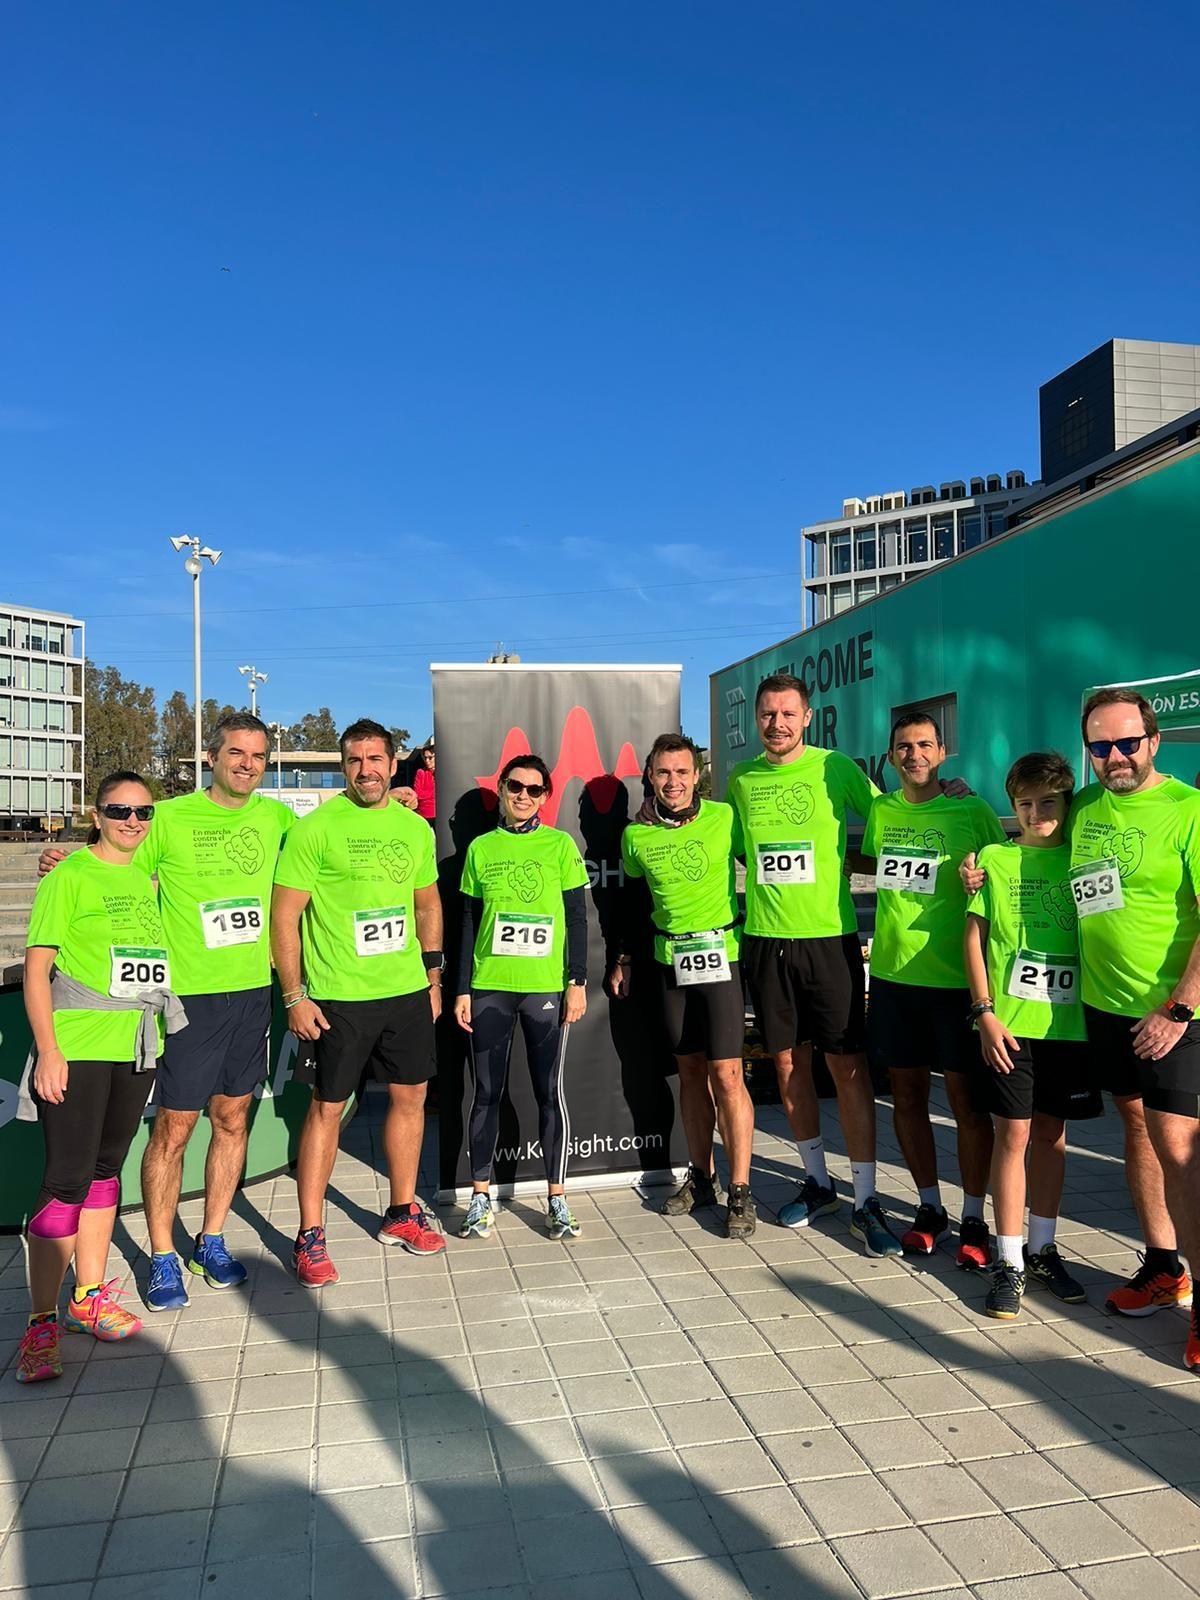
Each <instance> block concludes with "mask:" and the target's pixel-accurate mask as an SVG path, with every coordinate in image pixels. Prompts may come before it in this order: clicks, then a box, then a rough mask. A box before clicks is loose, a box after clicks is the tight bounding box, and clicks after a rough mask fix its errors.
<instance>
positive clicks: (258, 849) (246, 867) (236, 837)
mask: <svg viewBox="0 0 1200 1600" xmlns="http://www.w3.org/2000/svg"><path fill="white" fill-rule="evenodd" d="M225 854H226V855H227V856H228V857H229V859H230V861H232V862H233V864H234V866H235V867H237V868H238V869H239V870H240V871H242V872H244V873H245V874H246V876H247V877H248V878H251V877H253V876H254V874H255V873H256V872H257V871H258V870H259V869H260V867H261V866H262V864H263V862H264V861H265V860H266V858H267V853H266V851H265V850H264V849H263V842H262V840H261V839H260V838H259V836H258V834H257V833H255V831H254V829H253V828H239V829H238V831H237V833H231V834H230V835H229V837H228V838H227V839H226V841H225Z"/></svg>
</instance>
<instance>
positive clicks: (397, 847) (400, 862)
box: [376, 844, 413, 883]
mask: <svg viewBox="0 0 1200 1600" xmlns="http://www.w3.org/2000/svg"><path fill="white" fill-rule="evenodd" d="M376 860H377V861H378V862H379V865H380V866H381V867H382V868H383V870H384V871H385V872H386V873H387V875H388V877H389V878H390V879H391V880H392V882H393V883H403V882H404V880H405V878H408V877H411V875H412V869H413V859H412V852H411V851H410V850H409V849H408V848H407V846H405V845H402V844H385V845H381V846H380V848H379V849H378V851H377V852H376Z"/></svg>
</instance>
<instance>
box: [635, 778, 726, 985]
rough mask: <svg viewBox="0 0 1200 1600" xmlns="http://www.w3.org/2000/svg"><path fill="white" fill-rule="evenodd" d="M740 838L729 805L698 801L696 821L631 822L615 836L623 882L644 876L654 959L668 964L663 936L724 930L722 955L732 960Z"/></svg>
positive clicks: (666, 939) (717, 801) (667, 946)
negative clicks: (679, 824)
mask: <svg viewBox="0 0 1200 1600" xmlns="http://www.w3.org/2000/svg"><path fill="white" fill-rule="evenodd" d="M740 849H741V834H740V830H739V828H738V821H737V814H736V812H735V811H734V809H733V807H732V806H730V805H725V804H723V803H722V802H721V801H720V800H702V801H701V802H700V810H699V812H698V813H697V815H696V817H695V818H694V819H693V820H692V821H691V822H687V823H684V825H683V826H682V827H681V828H666V827H663V828H659V827H654V826H651V825H649V824H647V823H645V822H631V823H630V824H629V826H628V827H627V828H626V829H625V832H624V833H623V834H622V835H621V864H622V866H623V867H624V869H625V875H626V877H629V878H644V879H645V880H646V885H647V887H648V888H649V890H650V899H651V901H652V902H653V905H654V926H655V935H654V959H655V960H656V961H661V962H662V963H663V964H664V965H665V966H670V964H671V948H670V946H671V941H670V939H668V938H664V937H663V936H664V934H672V933H676V934H677V933H707V932H709V931H710V930H712V929H714V928H724V929H725V930H726V931H725V954H726V955H727V956H728V958H729V960H730V961H736V960H737V958H738V943H739V938H738V929H737V928H735V927H731V926H730V924H731V923H734V922H736V921H737V916H738V905H737V887H736V877H735V873H736V868H735V866H734V859H733V858H734V856H735V855H736V854H737V853H738V852H739V851H740Z"/></svg>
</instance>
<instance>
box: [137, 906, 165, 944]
mask: <svg viewBox="0 0 1200 1600" xmlns="http://www.w3.org/2000/svg"><path fill="white" fill-rule="evenodd" d="M134 916H135V917H136V918H137V919H138V921H139V923H141V927H142V932H143V933H144V934H145V935H146V938H147V939H156V940H157V939H161V938H162V923H161V922H160V921H159V917H158V911H157V909H156V908H155V907H154V906H152V905H151V904H150V902H149V901H148V900H139V901H138V903H137V905H136V906H135V907H134Z"/></svg>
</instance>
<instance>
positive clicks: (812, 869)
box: [727, 745, 879, 939]
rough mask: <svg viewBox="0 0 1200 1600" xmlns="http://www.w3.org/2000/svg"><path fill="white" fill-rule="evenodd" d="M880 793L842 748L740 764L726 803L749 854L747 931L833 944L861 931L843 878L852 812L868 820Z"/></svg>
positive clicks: (810, 747)
mask: <svg viewBox="0 0 1200 1600" xmlns="http://www.w3.org/2000/svg"><path fill="white" fill-rule="evenodd" d="M878 793H879V790H878V789H877V788H876V787H875V785H874V784H873V783H872V782H871V780H870V779H869V778H868V777H867V775H866V773H865V772H864V771H863V770H862V768H861V767H859V766H858V765H856V763H855V762H853V761H851V759H850V757H849V756H844V755H842V754H841V752H840V751H838V750H821V749H818V748H817V747H816V746H815V745H807V746H805V749H804V753H803V754H802V755H801V757H800V759H799V760H798V761H789V762H787V763H786V764H785V765H783V766H776V765H774V764H772V763H771V762H770V761H768V760H767V758H766V756H758V757H756V758H755V760H753V761H742V762H739V763H738V765H737V766H736V767H734V769H733V771H732V772H731V773H730V775H729V792H728V796H727V798H728V800H729V802H730V804H731V805H732V806H733V808H734V810H735V811H736V812H737V815H738V822H739V824H740V826H741V833H742V838H743V839H744V841H745V856H746V932H747V933H750V934H757V935H760V936H763V937H766V938H775V939H827V938H836V937H837V936H838V935H839V934H843V933H853V932H854V929H855V926H856V924H855V919H854V902H853V900H852V899H851V898H850V884H849V881H848V880H847V879H846V877H845V876H844V873H843V868H844V866H845V861H846V813H847V811H853V812H854V813H855V814H856V815H857V816H860V817H863V818H864V819H865V818H866V815H867V812H868V811H869V810H870V808H871V801H872V800H873V799H874V797H875V796H876V795H877V794H878Z"/></svg>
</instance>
